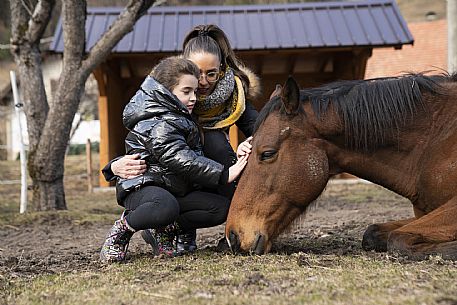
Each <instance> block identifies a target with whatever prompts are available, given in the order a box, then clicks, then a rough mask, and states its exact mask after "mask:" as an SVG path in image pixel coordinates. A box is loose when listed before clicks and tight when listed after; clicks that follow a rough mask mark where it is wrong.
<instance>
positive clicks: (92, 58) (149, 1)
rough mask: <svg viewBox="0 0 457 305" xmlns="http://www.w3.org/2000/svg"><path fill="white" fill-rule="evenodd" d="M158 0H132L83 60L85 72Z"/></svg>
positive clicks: (98, 61)
mask: <svg viewBox="0 0 457 305" xmlns="http://www.w3.org/2000/svg"><path fill="white" fill-rule="evenodd" d="M155 2H157V1H153V0H141V1H138V0H130V2H129V4H128V5H127V7H126V9H125V10H124V11H123V12H122V13H121V14H120V15H119V17H118V18H117V19H116V20H115V21H114V23H113V24H112V25H111V26H110V28H109V29H108V30H107V31H106V32H105V33H104V34H103V36H102V37H101V38H100V39H99V40H98V41H97V43H96V44H95V45H94V46H93V47H92V49H91V51H90V53H89V56H88V57H87V59H86V60H84V62H83V66H82V68H83V70H84V72H83V73H89V72H91V71H92V70H93V69H94V68H95V67H96V66H97V65H98V64H99V63H100V62H101V61H102V60H103V59H104V58H105V57H106V56H107V55H108V53H109V52H110V51H111V49H112V48H113V47H114V46H115V45H116V44H117V43H118V42H119V41H120V40H121V39H122V37H124V36H125V35H126V34H127V33H128V32H130V31H131V30H132V29H133V26H134V25H135V22H136V21H137V20H138V19H140V17H141V16H143V15H144V14H145V13H146V12H147V10H148V9H149V8H150V7H151V6H152V5H153V4H154V3H155ZM159 2H160V3H162V2H163V1H159Z"/></svg>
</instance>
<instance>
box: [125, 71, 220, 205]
mask: <svg viewBox="0 0 457 305" xmlns="http://www.w3.org/2000/svg"><path fill="white" fill-rule="evenodd" d="M123 121H124V125H125V127H127V129H128V130H129V131H130V132H129V133H128V135H127V137H126V139H125V148H126V154H136V153H137V154H140V158H141V159H143V160H145V161H146V164H147V170H146V172H145V173H144V174H143V175H141V176H138V177H135V178H132V179H122V178H119V177H118V178H117V181H116V182H117V183H116V192H117V199H118V202H119V203H120V204H122V202H123V200H124V199H125V197H126V196H127V195H128V193H129V192H131V191H133V190H135V189H138V188H140V187H141V186H143V185H156V186H160V187H163V188H165V189H166V190H168V191H169V192H171V193H172V194H174V195H176V196H183V195H185V194H186V193H188V192H189V191H191V190H195V189H198V188H199V187H200V186H208V187H215V186H217V185H218V184H224V183H227V180H228V171H227V170H224V166H223V165H222V164H220V163H217V162H215V161H213V160H211V159H208V158H205V157H204V156H203V150H202V144H201V140H200V133H199V129H198V127H197V124H196V123H195V121H194V119H193V118H192V116H191V115H190V113H189V111H188V110H187V108H186V107H185V106H184V105H183V104H182V103H181V102H180V101H179V100H178V99H177V98H176V96H175V95H174V94H172V93H171V92H170V91H169V90H167V89H166V88H165V87H164V86H162V85H161V84H160V83H158V82H157V81H156V80H155V79H154V78H152V77H149V76H148V77H147V78H146V79H145V81H144V82H143V84H142V85H141V88H140V89H139V90H138V91H137V92H136V94H135V96H134V97H133V98H132V99H131V100H130V102H129V103H128V104H127V106H126V107H125V109H124V113H123Z"/></svg>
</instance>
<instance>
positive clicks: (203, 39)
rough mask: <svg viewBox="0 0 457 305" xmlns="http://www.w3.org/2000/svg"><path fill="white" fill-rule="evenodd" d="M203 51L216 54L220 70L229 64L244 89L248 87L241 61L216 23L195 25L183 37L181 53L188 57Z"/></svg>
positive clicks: (247, 79)
mask: <svg viewBox="0 0 457 305" xmlns="http://www.w3.org/2000/svg"><path fill="white" fill-rule="evenodd" d="M198 52H205V53H210V54H213V55H215V56H217V57H218V58H219V60H220V62H221V66H222V67H221V70H225V67H226V66H229V67H230V68H231V69H232V70H233V73H234V74H235V75H236V76H238V77H239V78H240V79H241V82H242V83H243V86H244V87H245V88H244V89H245V90H247V89H248V88H249V78H248V76H247V75H246V73H244V72H243V71H242V70H241V69H240V68H242V67H244V65H243V63H242V62H240V61H239V60H238V58H237V57H236V56H235V52H234V51H233V49H232V47H231V45H230V42H229V40H228V38H227V35H225V33H224V31H222V30H221V29H220V28H219V27H218V26H217V25H214V24H209V25H197V26H195V27H194V28H193V29H192V30H191V31H190V32H189V33H188V34H187V35H186V37H185V38H184V42H183V55H184V57H186V58H188V57H189V56H190V54H192V53H198Z"/></svg>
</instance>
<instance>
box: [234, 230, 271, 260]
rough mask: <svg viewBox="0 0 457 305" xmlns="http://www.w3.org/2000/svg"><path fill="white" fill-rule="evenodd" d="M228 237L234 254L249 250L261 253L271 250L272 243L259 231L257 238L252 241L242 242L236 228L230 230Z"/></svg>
mask: <svg viewBox="0 0 457 305" xmlns="http://www.w3.org/2000/svg"><path fill="white" fill-rule="evenodd" d="M227 238H228V243H229V246H230V249H231V250H232V252H233V253H234V254H236V253H239V252H249V253H254V254H258V255H261V254H265V253H267V252H269V251H270V248H271V243H270V242H269V241H268V238H267V237H266V235H263V234H261V233H259V232H258V233H256V234H255V238H254V239H253V240H252V242H246V243H245V242H242V241H241V239H240V236H239V235H238V234H237V233H236V232H235V231H234V230H230V231H229V234H228V237H227Z"/></svg>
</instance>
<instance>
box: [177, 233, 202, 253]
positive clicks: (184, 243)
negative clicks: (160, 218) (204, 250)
mask: <svg viewBox="0 0 457 305" xmlns="http://www.w3.org/2000/svg"><path fill="white" fill-rule="evenodd" d="M195 250H197V230H195V229H194V230H190V231H188V232H185V233H184V232H183V233H181V234H179V235H178V236H177V238H176V251H177V252H178V255H182V254H186V253H191V252H195Z"/></svg>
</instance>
